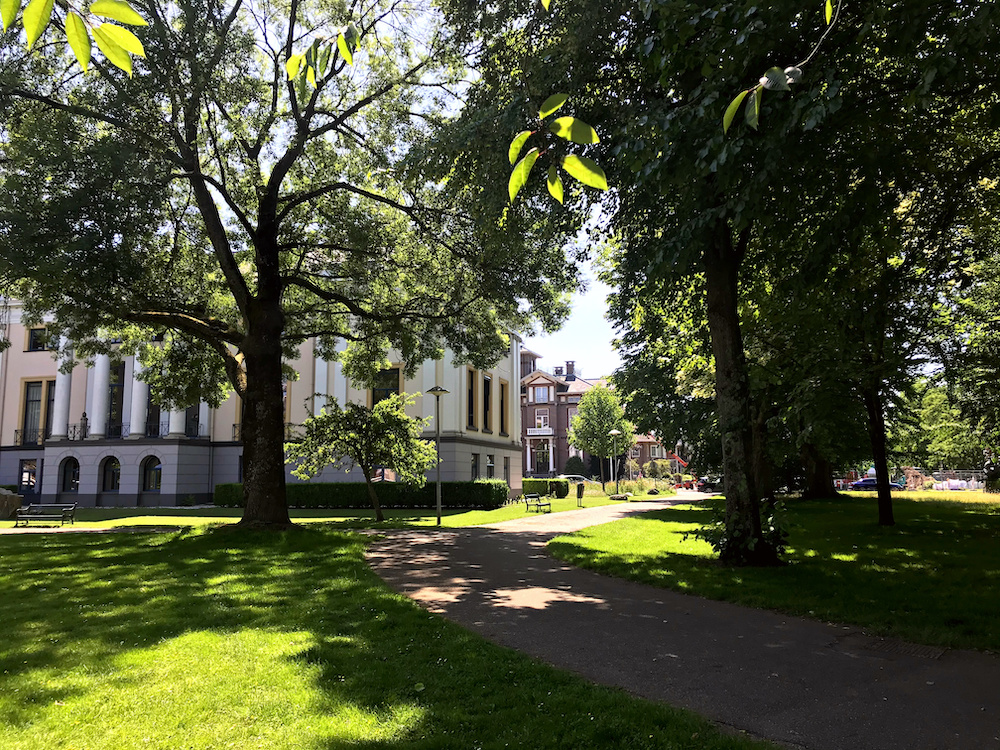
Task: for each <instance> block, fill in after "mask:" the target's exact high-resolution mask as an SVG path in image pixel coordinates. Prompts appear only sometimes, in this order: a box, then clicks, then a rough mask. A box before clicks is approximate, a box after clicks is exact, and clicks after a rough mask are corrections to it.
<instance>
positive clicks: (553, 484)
mask: <svg viewBox="0 0 1000 750" xmlns="http://www.w3.org/2000/svg"><path fill="white" fill-rule="evenodd" d="M549 494H550V495H555V496H556V497H566V496H567V495H569V480H568V479H550V480H549Z"/></svg>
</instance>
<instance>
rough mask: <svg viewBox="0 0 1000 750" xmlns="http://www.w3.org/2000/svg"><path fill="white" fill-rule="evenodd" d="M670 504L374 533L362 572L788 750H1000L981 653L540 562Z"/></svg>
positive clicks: (996, 670) (994, 668) (600, 677)
mask: <svg viewBox="0 0 1000 750" xmlns="http://www.w3.org/2000/svg"><path fill="white" fill-rule="evenodd" d="M698 497H700V496H699V495H697V494H696V493H684V494H683V495H682V496H681V498H679V500H680V501H688V500H692V499H695V498H698ZM670 504H671V503H670V502H663V501H660V502H644V503H629V504H621V505H613V506H604V507H601V508H593V509H586V510H580V511H571V512H567V513H552V514H544V515H532V516H530V517H526V518H524V519H517V520H515V521H509V522H505V523H500V524H493V525H490V526H481V527H470V528H463V529H446V530H444V529H430V530H406V531H400V532H388V533H387V534H386V535H385V536H384V537H382V538H380V539H378V540H377V541H375V542H374V543H373V544H372V546H371V547H370V550H369V562H370V564H371V566H372V567H373V569H374V570H375V571H376V572H377V573H378V574H379V575H380V576H381V577H382V578H383V579H384V580H385V581H386V582H387V583H388V584H389V585H390V586H392V587H393V588H394V589H396V590H397V591H400V592H402V593H404V594H406V595H407V596H409V597H411V598H412V599H414V600H415V601H417V602H419V603H420V604H421V605H422V606H423V607H425V608H426V609H428V610H430V611H432V612H436V613H440V614H441V615H443V616H444V617H446V618H448V619H449V620H452V621H454V622H456V623H459V624H461V625H463V626H465V627H467V628H469V629H470V630H473V631H475V632H477V633H479V634H481V635H483V636H485V637H486V638H488V639H490V640H491V641H494V642H496V643H499V644H501V645H504V646H508V647H510V648H514V649H517V650H519V651H522V652H524V653H527V654H530V655H531V656H534V657H536V658H538V659H541V660H542V661H545V662H547V663H549V664H552V665H554V666H557V667H560V668H563V669H567V670H570V671H572V672H576V673H578V674H580V675H582V676H583V677H586V678H587V679H589V680H592V681H594V682H597V683H601V684H605V685H613V686H618V687H621V688H624V689H625V690H627V691H629V692H630V693H633V694H635V695H638V696H642V697H644V698H648V699H650V700H654V701H661V702H665V703H669V704H671V705H674V706H680V707H683V708H688V709H691V710H693V711H696V712H698V713H699V714H702V715H703V716H706V717H708V718H710V719H712V720H713V721H715V722H717V723H719V724H720V725H723V726H724V727H728V728H731V729H734V730H737V731H742V732H746V733H748V734H751V735H753V736H756V737H762V738H767V739H770V740H772V741H775V742H777V743H779V744H783V745H787V746H789V747H795V748H809V749H810V750H966V749H968V750H991V749H994V748H996V749H1000V658H997V657H996V656H994V655H989V654H983V653H978V652H972V651H958V650H946V649H939V648H932V647H928V646H920V645H915V644H910V643H905V642H901V641H895V640H891V639H883V638H876V637H870V636H868V635H866V634H865V633H864V632H862V631H861V629H859V628H857V627H849V626H842V625H837V624H830V623H823V622H817V621H813V620H808V619H805V618H799V617H790V616H787V615H782V614H776V613H773V612H765V611H761V610H756V609H750V608H747V607H741V606H737V605H733V604H727V603H724V602H715V601H709V600H707V599H702V598H700V597H696V596H690V595H685V594H680V593H674V592H671V591H666V590H664V589H657V588H654V587H651V586H646V585H643V584H638V583H632V582H630V581H623V580H620V579H616V578H611V577H608V576H602V575H599V574H596V573H592V572H589V571H585V570H581V569H578V568H574V567H572V566H569V565H566V564H564V563H561V562H559V561H557V560H555V559H553V558H551V557H549V556H548V555H547V554H546V553H545V545H546V543H547V542H548V540H549V539H551V538H552V537H553V536H556V535H558V534H562V533H567V532H571V531H575V530H578V529H581V528H585V527H587V526H593V525H596V524H600V523H607V522H609V521H612V520H616V519H617V518H621V517H624V516H626V515H630V514H633V513H638V512H644V511H648V510H656V509H660V508H664V507H668V506H669V505H670ZM947 595H948V593H947V592H942V596H947ZM998 615H1000V604H998Z"/></svg>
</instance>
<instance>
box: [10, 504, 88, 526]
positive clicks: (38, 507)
mask: <svg viewBox="0 0 1000 750" xmlns="http://www.w3.org/2000/svg"><path fill="white" fill-rule="evenodd" d="M31 521H48V522H55V521H58V522H59V525H60V526H62V525H63V524H65V523H66V522H69V523H71V524H72V523H75V522H76V503H70V504H63V503H36V504H33V505H25V506H24V507H23V508H18V509H17V514H16V515H15V516H14V526H15V527H17V526H20V525H21V524H22V523H23V524H24V525H25V526H27V525H28V524H29V523H30V522H31Z"/></svg>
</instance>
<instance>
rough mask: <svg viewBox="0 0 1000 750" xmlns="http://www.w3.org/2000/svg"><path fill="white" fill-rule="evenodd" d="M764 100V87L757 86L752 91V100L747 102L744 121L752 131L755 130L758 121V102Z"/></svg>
mask: <svg viewBox="0 0 1000 750" xmlns="http://www.w3.org/2000/svg"><path fill="white" fill-rule="evenodd" d="M763 98H764V87H763V86H758V87H757V88H756V89H754V92H753V98H751V99H750V101H748V102H747V108H746V119H747V125H749V126H750V127H751V128H753V129H754V130H756V129H757V123H758V121H759V120H760V102H761V99H763Z"/></svg>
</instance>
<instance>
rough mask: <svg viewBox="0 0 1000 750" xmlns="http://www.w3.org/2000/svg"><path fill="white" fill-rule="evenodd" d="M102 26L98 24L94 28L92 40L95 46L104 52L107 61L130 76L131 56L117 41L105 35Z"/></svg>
mask: <svg viewBox="0 0 1000 750" xmlns="http://www.w3.org/2000/svg"><path fill="white" fill-rule="evenodd" d="M102 26H103V24H102ZM102 26H98V27H97V28H96V29H94V41H95V42H97V48H98V49H99V50H100V51H101V52H103V53H104V56H105V57H106V58H108V62H110V63H111V64H112V65H114V66H115V67H116V68H121V69H122V70H124V71H125V72H126V73H128V76H129V78H131V77H132V58H131V57H130V56H129V54H128V52H126V51H125V50H124V49H122V47H121V45H120V44H118V42H116V41H115V40H114V39H112V38H111V37H110V36H108V35H107V33H106V32H105V31H104V30H103V28H102Z"/></svg>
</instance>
